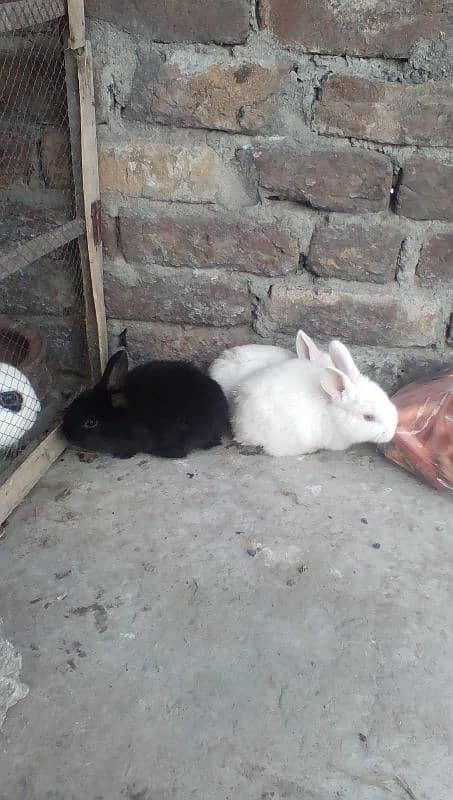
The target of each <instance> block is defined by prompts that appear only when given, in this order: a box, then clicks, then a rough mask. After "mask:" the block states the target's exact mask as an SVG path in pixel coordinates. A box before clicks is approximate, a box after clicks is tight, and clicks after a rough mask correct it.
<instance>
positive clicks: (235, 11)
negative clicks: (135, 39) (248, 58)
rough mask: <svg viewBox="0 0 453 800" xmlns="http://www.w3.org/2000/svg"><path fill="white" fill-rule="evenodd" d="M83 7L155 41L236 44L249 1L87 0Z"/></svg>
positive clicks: (241, 36) (246, 24)
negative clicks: (142, 0)
mask: <svg viewBox="0 0 453 800" xmlns="http://www.w3.org/2000/svg"><path fill="white" fill-rule="evenodd" d="M85 10H86V14H87V15H88V16H90V17H94V18H95V19H101V20H105V21H106V22H111V23H113V25H117V26H118V27H119V28H123V29H124V30H127V31H130V32H131V33H138V34H145V35H146V36H147V37H148V38H151V39H152V40H153V41H155V42H218V43H222V44H239V43H240V42H244V41H245V39H246V37H247V34H248V31H249V13H250V4H249V2H248V0H228V2H220V3H219V2H218V0H196V2H192V0H165V3H163V2H162V0H146V2H138V0H86V2H85Z"/></svg>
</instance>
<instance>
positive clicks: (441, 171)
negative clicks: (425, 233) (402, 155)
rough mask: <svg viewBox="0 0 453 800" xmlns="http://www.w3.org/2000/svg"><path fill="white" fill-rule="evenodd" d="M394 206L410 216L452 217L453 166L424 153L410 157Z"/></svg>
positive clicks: (414, 217) (445, 218)
mask: <svg viewBox="0 0 453 800" xmlns="http://www.w3.org/2000/svg"><path fill="white" fill-rule="evenodd" d="M397 208H398V213H399V214H402V215H403V216H405V217H411V218H412V219H442V220H453V165H448V164H441V163H439V162H438V161H433V160H432V159H430V158H424V157H423V156H413V157H412V158H409V159H408V160H407V161H406V163H405V164H404V167H403V171H402V179H401V183H400V187H399V190H398V197H397Z"/></svg>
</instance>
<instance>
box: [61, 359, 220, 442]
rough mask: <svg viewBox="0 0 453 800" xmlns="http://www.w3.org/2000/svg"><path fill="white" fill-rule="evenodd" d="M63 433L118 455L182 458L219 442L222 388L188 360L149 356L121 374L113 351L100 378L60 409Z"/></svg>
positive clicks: (122, 361)
mask: <svg viewBox="0 0 453 800" xmlns="http://www.w3.org/2000/svg"><path fill="white" fill-rule="evenodd" d="M63 432H64V434H65V436H66V438H67V439H68V441H69V442H71V443H72V444H75V445H77V446H78V447H81V448H85V449H88V450H95V451H99V452H103V453H111V454H112V455H114V456H117V457H119V458H130V457H131V456H133V455H135V454H136V453H150V454H152V455H156V456H162V457H164V458H183V457H184V456H186V455H187V454H188V453H190V452H192V450H196V449H201V450H208V449H209V448H210V447H215V446H216V445H219V444H221V439H222V437H223V436H224V435H230V434H231V428H230V422H229V416H228V404H227V401H226V398H225V395H224V394H223V391H222V389H221V388H220V386H219V385H218V383H216V382H215V381H214V380H212V378H210V377H209V376H207V375H205V374H204V373H203V372H201V371H200V370H199V369H198V368H197V367H195V366H194V365H193V364H189V363H188V362H184V361H151V362H150V363H148V364H144V365H143V366H141V367H136V368H135V369H133V370H131V372H129V373H127V356H126V353H125V351H119V352H118V353H115V355H114V356H112V358H111V359H110V361H109V363H108V365H107V368H106V370H105V373H104V375H103V377H102V379H101V381H100V382H99V383H98V384H97V385H96V386H94V388H93V389H90V390H89V391H86V392H82V394H80V395H79V396H78V397H77V398H76V399H75V400H74V401H73V402H72V403H71V405H70V406H69V408H67V409H66V411H65V414H64V418H63Z"/></svg>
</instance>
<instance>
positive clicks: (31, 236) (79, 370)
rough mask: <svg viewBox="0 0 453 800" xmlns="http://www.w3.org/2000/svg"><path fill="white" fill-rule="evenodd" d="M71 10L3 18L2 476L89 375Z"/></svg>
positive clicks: (38, 9)
mask: <svg viewBox="0 0 453 800" xmlns="http://www.w3.org/2000/svg"><path fill="white" fill-rule="evenodd" d="M16 5H17V4H16ZM65 15H66V4H65V3H64V2H60V0H48V2H41V3H40V4H39V5H36V6H34V5H33V4H29V5H28V6H27V9H25V10H24V8H22V9H21V11H20V13H19V10H17V11H15V6H14V4H10V7H9V10H7V11H5V12H4V14H2V16H1V17H0V187H1V190H2V191H1V201H0V475H1V473H2V465H3V468H6V467H7V466H8V464H10V463H11V459H12V458H15V457H16V456H17V455H18V453H20V452H21V451H24V450H29V449H30V447H33V445H34V443H35V442H37V441H39V440H40V439H41V438H42V437H43V436H44V435H45V434H46V433H47V432H48V431H50V430H52V428H53V427H55V425H56V424H57V423H58V420H59V415H60V413H61V410H62V409H63V407H64V406H65V404H66V403H67V401H68V399H69V398H70V397H71V395H72V394H74V392H75V391H76V390H77V389H79V388H80V386H82V385H83V384H84V383H86V382H87V380H88V377H87V357H86V341H85V329H84V301H83V289H82V278H81V271H80V252H79V246H78V240H77V237H78V236H80V234H81V233H83V228H81V225H80V222H79V221H77V219H76V217H77V214H76V209H75V201H74V177H73V171H72V159H71V144H70V127H69V114H68V92H67V70H66V66H65V46H66V40H67V21H66V16H65ZM27 445H29V447H28V448H27Z"/></svg>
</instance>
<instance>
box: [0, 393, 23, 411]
mask: <svg viewBox="0 0 453 800" xmlns="http://www.w3.org/2000/svg"><path fill="white" fill-rule="evenodd" d="M0 405H1V406H3V408H7V409H9V411H20V410H21V408H22V395H21V394H20V393H19V392H0Z"/></svg>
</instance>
